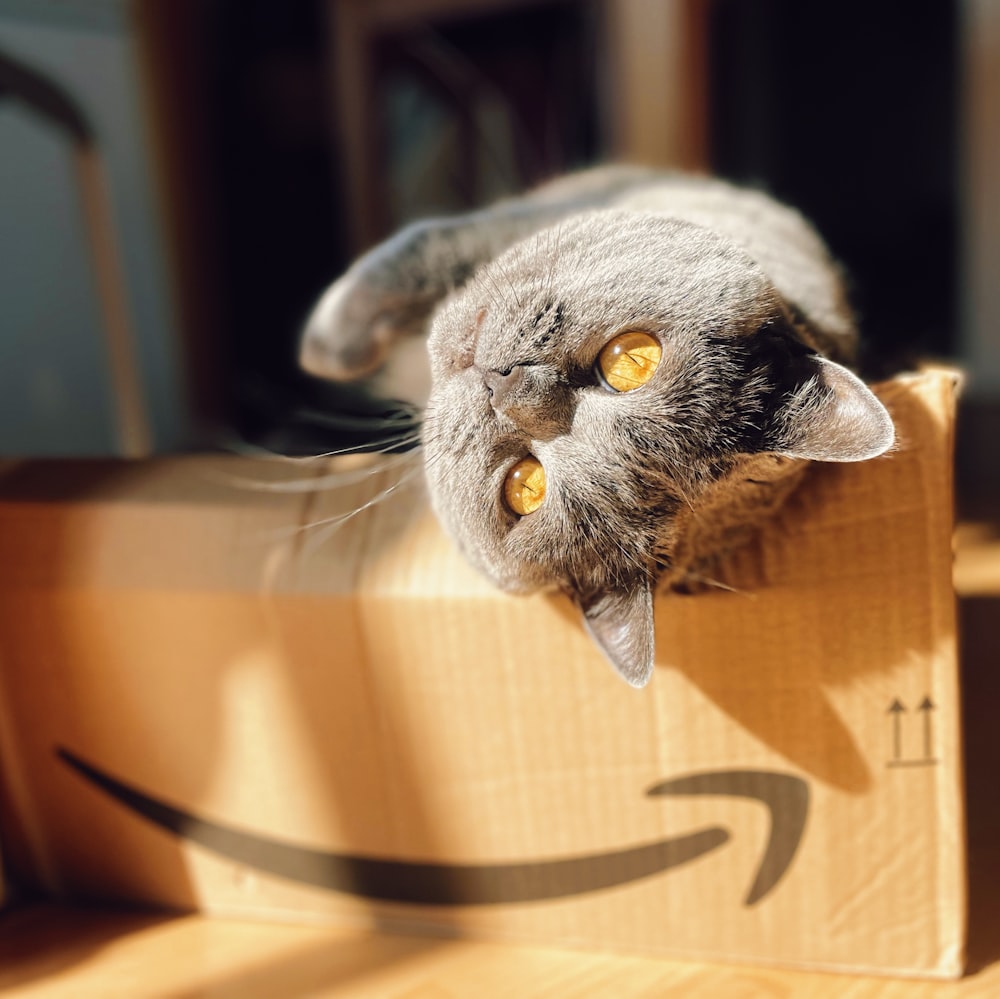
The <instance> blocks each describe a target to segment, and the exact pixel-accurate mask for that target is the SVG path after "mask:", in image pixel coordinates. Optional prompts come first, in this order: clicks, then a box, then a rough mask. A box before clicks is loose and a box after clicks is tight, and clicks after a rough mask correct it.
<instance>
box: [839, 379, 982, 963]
mask: <svg viewBox="0 0 1000 999" xmlns="http://www.w3.org/2000/svg"><path fill="white" fill-rule="evenodd" d="M964 382H965V376H964V374H963V373H962V372H961V371H959V370H958V369H955V368H950V367H946V366H937V365H934V366H926V367H924V368H922V369H920V370H919V371H917V372H914V373H912V374H910V373H908V374H902V375H898V376H896V377H895V378H894V379H892V380H891V381H888V382H883V383H881V384H879V385H877V386H875V389H876V393H877V394H878V396H879V398H880V399H881V400H882V402H883V403H885V405H886V407H887V408H888V409H889V411H890V413H891V412H892V400H893V395H894V394H895V393H896V392H900V391H904V390H905V391H910V392H914V391H915V392H919V393H920V394H921V395H922V396H923V397H924V398H925V399H927V400H928V402H929V406H928V409H929V410H930V411H932V412H934V413H938V414H942V415H943V416H944V417H945V419H944V420H943V423H942V425H941V426H940V430H941V432H942V433H943V434H944V441H943V450H944V453H945V454H946V455H947V457H948V461H947V462H946V463H945V469H946V473H947V475H948V481H947V482H946V483H945V487H946V488H945V490H944V492H945V494H946V495H947V497H948V506H947V508H946V509H945V510H943V511H942V515H943V518H944V520H945V524H946V526H947V530H948V531H949V533H950V534H951V536H952V537H954V528H955V464H954V456H955V434H956V411H957V408H958V399H959V396H960V394H961V391H962V387H963V385H964ZM907 443H908V442H907V441H906V440H905V439H904V440H901V441H898V442H897V447H906V446H907ZM953 561H954V555H952V562H953ZM949 592H950V594H951V596H950V600H949V601H948V606H947V613H948V615H949V618H950V623H951V633H952V635H953V638H952V642H951V649H950V654H951V656H952V658H953V661H954V663H955V668H954V669H953V670H951V672H950V674H949V688H948V691H947V693H948V695H949V696H950V697H951V698H953V703H954V704H959V705H960V704H961V703H962V692H961V675H960V664H961V658H960V651H961V650H960V637H959V622H958V599H957V596H956V594H955V591H954V587H953V586H951V587H949ZM946 752H948V753H949V754H950V758H952V759H954V760H955V764H954V773H953V780H951V781H950V782H948V786H949V788H950V789H951V794H950V795H949V796H948V797H947V798H946V797H944V792H943V791H942V805H943V806H945V809H946V819H947V821H945V822H942V824H941V829H942V830H951V831H952V832H953V836H954V838H953V839H951V840H949V841H947V847H948V848H947V849H946V850H941V851H939V854H938V856H939V858H940V865H941V867H940V869H939V883H941V884H952V885H954V886H955V896H956V897H955V898H954V900H953V904H954V906H955V912H956V919H955V924H956V925H957V928H958V934H957V939H956V940H942V941H941V956H940V960H939V962H938V967H937V968H935V969H933V970H931V971H930V972H927V973H925V974H924V977H926V976H927V975H936V977H940V978H943V979H956V978H960V977H962V976H963V975H964V974H965V971H966V967H967V960H968V938H969V877H970V874H971V872H970V871H969V867H968V848H967V847H968V827H967V816H966V807H965V802H966V777H965V773H966V763H965V747H964V738H963V730H962V726H961V717H960V724H959V726H958V729H957V737H956V739H955V741H954V743H953V744H952V745H951V746H948V747H947V749H946ZM953 858H954V859H953ZM956 861H957V866H958V870H955V869H954V868H953V867H952V866H951V865H952V863H955V862H956ZM821 970H823V969H821ZM856 970H857V971H858V972H860V973H866V974H879V971H878V970H877V969H866V968H864V967H858V968H857V969H856ZM882 973H884V972H882ZM901 974H905V972H901Z"/></svg>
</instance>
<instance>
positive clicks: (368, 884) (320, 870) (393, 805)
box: [0, 372, 965, 976]
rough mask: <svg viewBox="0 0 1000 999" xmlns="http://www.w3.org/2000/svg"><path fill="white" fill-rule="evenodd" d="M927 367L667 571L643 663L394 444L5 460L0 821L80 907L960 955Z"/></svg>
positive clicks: (947, 488)
mask: <svg viewBox="0 0 1000 999" xmlns="http://www.w3.org/2000/svg"><path fill="white" fill-rule="evenodd" d="M954 388H955V379H954V376H953V375H952V374H950V373H948V372H927V373H925V374H922V375H920V376H912V377H906V378H900V379H897V380H895V381H894V382H891V383H887V384H885V385H883V386H882V387H881V388H880V395H881V397H882V398H883V399H884V401H885V402H886V404H887V405H888V406H889V407H890V409H891V410H892V412H893V413H894V416H895V418H896V420H897V424H898V427H899V431H900V434H899V436H900V446H899V449H898V450H897V452H896V453H894V454H893V455H891V456H890V457H888V458H885V459H878V460H875V461H872V462H868V463H865V464H862V465H843V466H815V467H813V468H811V469H810V470H809V473H808V475H807V477H806V480H805V482H804V484H803V485H802V486H801V487H800V489H799V490H798V491H797V492H796V493H795V495H794V496H793V497H792V499H791V500H790V501H789V503H788V504H787V506H786V507H785V508H784V509H783V510H782V511H781V512H780V513H779V515H778V516H777V517H776V519H775V520H774V522H773V523H772V524H770V525H769V526H768V528H767V529H766V530H765V532H763V534H762V535H761V537H760V538H759V539H758V541H756V542H755V543H753V544H752V545H751V546H749V547H748V548H746V549H745V550H743V551H741V552H740V553H738V554H737V555H736V556H735V557H734V558H733V559H731V560H730V562H729V563H727V565H726V566H725V567H724V569H720V581H722V582H724V583H725V584H726V585H727V586H730V587H732V588H733V589H734V590H735V591H737V592H732V591H729V590H716V591H711V592H707V593H702V594H699V595H696V596H665V595H661V596H660V597H659V598H658V604H657V634H658V658H659V663H658V667H659V668H658V669H657V671H656V675H655V677H654V679H653V681H652V683H651V685H650V686H649V687H648V688H646V689H645V690H642V691H636V690H633V689H631V688H629V687H627V686H626V685H625V684H624V683H622V682H621V681H620V680H618V679H617V678H616V677H615V676H614V674H613V673H612V671H611V670H610V668H609V667H608V666H607V665H606V664H605V663H604V661H603V659H601V658H600V656H599V654H598V653H597V652H596V651H595V650H594V649H593V648H592V646H591V644H590V643H589V641H588V639H587V638H586V636H585V635H584V633H583V630H582V627H581V625H580V622H579V621H578V619H577V616H576V613H575V611H574V610H573V609H572V608H571V607H570V606H569V604H568V603H567V602H566V601H565V600H564V599H563V598H561V597H558V596H538V597H533V598H515V597H510V596H505V595H503V594H500V593H498V592H496V591H495V590H493V589H492V588H491V587H490V585H489V584H488V583H486V582H485V581H484V580H481V579H480V578H479V577H478V576H477V575H475V574H474V573H473V572H472V570H470V569H469V568H467V567H466V566H465V565H464V564H463V562H462V561H461V559H460V557H459V556H458V555H457V554H456V553H455V552H454V551H453V550H452V548H451V546H450V544H449V543H448V542H447V540H446V539H445V538H444V537H442V536H441V534H440V532H439V530H438V529H437V527H436V525H435V524H434V522H433V520H432V519H431V518H430V515H429V514H428V512H427V510H426V507H425V505H424V504H423V503H422V502H415V497H416V496H418V495H419V491H418V489H417V487H416V486H413V483H414V482H417V481H419V476H415V477H413V478H412V479H411V480H409V481H404V482H403V484H402V485H400V486H398V487H395V488H391V487H392V483H393V482H395V481H397V480H398V479H399V469H398V468H397V469H395V470H394V469H389V470H387V471H384V472H381V473H379V474H375V475H367V474H365V475H363V474H362V472H363V470H359V471H358V473H357V481H356V482H355V484H353V485H350V486H346V487H344V488H341V489H339V490H334V489H321V488H319V487H320V486H322V485H324V483H323V482H322V480H321V479H317V480H316V481H315V482H312V483H309V482H307V483H305V484H304V489H305V491H303V492H295V493H284V492H275V493H271V492H267V491H260V490H250V489H246V488H237V487H236V486H235V480H236V479H237V478H240V477H243V478H246V477H251V478H255V479H261V478H263V477H265V476H270V477H275V476H277V477H279V478H286V479H287V478H290V477H293V478H294V477H298V478H300V479H301V478H302V476H303V472H302V468H303V466H300V465H296V466H284V465H278V464H275V463H273V462H251V463H248V462H246V461H237V460H223V459H217V458H179V459H171V460H157V461H153V462H147V463H143V464H140V465H126V464H117V465H114V464H111V465H87V464H84V465H70V464H66V463H59V464H39V465H29V466H26V467H23V468H20V469H16V470H14V471H13V472H11V473H9V474H8V475H7V476H5V477H4V478H3V479H2V480H0V494H2V496H3V500H2V503H0V565H2V566H3V572H2V574H0V576H2V578H0V588H2V589H0V740H2V742H0V750H2V780H3V793H4V799H3V802H2V804H3V811H2V813H0V814H2V815H3V816H4V822H5V828H4V835H5V837H6V845H7V847H8V849H9V851H10V852H11V853H12V855H13V857H14V859H15V861H16V863H17V865H18V867H19V868H21V869H22V871H27V872H29V873H30V874H31V876H32V877H34V878H35V879H36V880H37V881H38V882H39V883H40V884H41V885H43V886H44V887H46V888H47V889H49V890H51V891H53V892H55V893H58V894H64V895H70V896H74V897H77V896H83V897H100V898H114V899H127V900H134V901H141V902H148V903H154V904H157V905H165V906H174V907H197V908H201V909H204V910H207V911H209V912H213V913H227V914H231V915H239V916H261V917H268V918H274V917H287V918H290V919H301V920H329V921H337V922H343V923H345V924H348V923H349V924H355V925H357V924H360V925H366V926H376V927H380V928H382V927H394V928H407V929H409V928H415V929H420V930H422V931H426V932H444V933H459V934H464V935H470V936H481V937H489V938H493V939H500V940H527V941H533V942H536V943H557V944H566V945H572V946H580V947H587V948H601V949H607V950H625V951H633V952H640V951H641V952H655V953H664V954H671V955H675V956H686V957H698V958H709V959H725V960H733V961H753V962H764V963H781V964H785V965H792V966H800V967H806V966H808V967H812V968H838V969H853V970H865V971H880V972H895V973H903V974H913V975H931V976H954V975H956V974H958V973H959V972H960V971H961V968H962V962H963V951H964V940H965V871H964V828H963V796H962V758H961V746H960V732H959V727H960V726H959V698H958V670H957V660H956V635H955V607H954V596H953V591H952V585H951V558H952V556H951V528H952V497H951V455H952V444H953V440H952V437H953V403H954ZM406 460H407V459H406V458H398V457H397V458H393V459H391V460H390V462H391V463H392V464H396V463H400V464H399V467H400V468H402V467H405V462H406ZM289 467H291V468H292V471H289V470H288V469H289ZM414 467H415V466H414ZM411 486H413V488H412V489H411V488H410V487H411ZM390 488H391V491H390V492H389V493H388V495H386V496H385V498H384V499H383V501H382V502H380V503H377V504H372V505H370V506H367V507H365V508H364V509H362V511H361V512H360V513H358V514H357V515H356V516H354V517H353V518H351V519H350V520H348V521H346V522H344V523H343V524H342V525H340V529H339V530H336V531H333V532H332V533H331V532H330V531H329V528H330V527H331V526H333V524H334V523H335V521H331V522H330V523H329V524H328V525H327V526H326V527H323V526H320V527H316V528H313V529H310V530H306V531H297V530H296V527H297V526H301V525H304V524H306V523H312V522H316V521H323V520H327V519H328V518H336V517H337V516H338V512H340V513H342V512H343V511H347V510H350V509H353V508H356V507H359V506H363V504H364V503H366V502H367V501H368V500H370V499H373V498H374V497H375V496H376V495H377V494H378V493H379V492H381V491H382V490H386V489H390ZM317 532H319V533H318V535H317ZM324 532H325V533H326V534H327V536H326V537H322V535H323V534H324ZM317 537H319V539H320V540H319V541H316V540H310V539H316V538H317Z"/></svg>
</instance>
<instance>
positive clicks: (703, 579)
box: [688, 572, 757, 600]
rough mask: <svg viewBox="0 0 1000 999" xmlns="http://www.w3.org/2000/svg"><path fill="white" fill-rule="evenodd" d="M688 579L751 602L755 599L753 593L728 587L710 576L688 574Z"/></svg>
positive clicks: (694, 573) (755, 596) (696, 573)
mask: <svg viewBox="0 0 1000 999" xmlns="http://www.w3.org/2000/svg"><path fill="white" fill-rule="evenodd" d="M688 577H689V578H690V579H693V580H694V581H695V582H696V583H704V584H705V586H711V587H714V588H715V589H717V590H725V592H726V593H735V594H737V595H738V596H741V597H748V598H749V599H751V600H755V599H756V598H757V595H756V594H755V593H750V592H748V591H747V590H741V589H739V588H737V587H735V586H730V585H729V584H728V583H723V582H722V580H719V579H713V578H712V577H711V576H703V575H702V574H701V573H698V572H688Z"/></svg>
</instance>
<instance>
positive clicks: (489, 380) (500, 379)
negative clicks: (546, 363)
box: [483, 365, 524, 411]
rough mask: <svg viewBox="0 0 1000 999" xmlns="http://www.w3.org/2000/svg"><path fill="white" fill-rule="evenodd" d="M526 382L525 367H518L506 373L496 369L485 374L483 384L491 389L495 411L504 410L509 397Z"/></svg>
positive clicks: (491, 401) (509, 369) (491, 399)
mask: <svg viewBox="0 0 1000 999" xmlns="http://www.w3.org/2000/svg"><path fill="white" fill-rule="evenodd" d="M522 381H524V367H523V366H522V365H516V366H515V367H513V368H508V369H507V370H506V371H498V370H496V369H495V368H492V369H490V370H489V371H484V372H483V384H484V385H485V386H486V388H487V389H489V393H490V403H491V404H492V405H493V408H494V409H497V410H501V411H502V410H503V408H504V402H505V400H506V399H507V397H508V396H509V395H510V394H511V392H513V391H514V389H516V388H517V386H518V385H520V384H521V382H522Z"/></svg>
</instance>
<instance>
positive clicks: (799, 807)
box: [56, 749, 809, 906]
mask: <svg viewBox="0 0 1000 999" xmlns="http://www.w3.org/2000/svg"><path fill="white" fill-rule="evenodd" d="M56 753H57V755H58V757H59V758H60V759H61V760H62V761H63V762H64V763H66V764H67V765H68V766H69V767H71V768H72V769H73V770H74V771H75V772H76V773H77V774H79V775H80V776H81V777H82V778H83V779H85V780H86V781H88V782H89V783H90V784H91V785H93V786H94V787H96V788H98V789H99V790H101V791H102V792H104V793H105V794H107V795H108V796H109V797H111V798H112V799H114V800H115V801H116V802H118V803H119V804H120V805H122V806H124V807H125V808H127V809H129V810H130V811H132V812H134V813H135V814H136V815H139V816H141V817H142V818H144V819H146V820H147V821H148V822H151V823H153V825H155V826H158V827H159V828H160V829H164V830H166V831H168V832H171V833H173V834H174V835H176V836H179V837H181V838H182V839H186V840H189V841H190V842H192V843H197V844H198V845H199V846H201V847H204V848H205V849H206V850H211V851H212V852H213V853H216V854H218V855H219V856H221V857H224V858H226V859H227V860H231V861H235V862H237V863H240V864H245V865H247V866H249V867H253V868H256V869H257V870H259V871H262V872H264V873H267V874H272V875H276V876H278V877H282V878H286V879H288V880H290V881H297V882H299V883H300V884H307V885H312V886H313V887H317V888H325V889H328V890H330V891H337V892H344V893H346V894H350V895H356V896H359V897H361V898H367V899H372V900H376V901H382V902H402V903H409V904H413V905H442V906H451V905H502V904H509V903H513V902H539V901H544V900H546V899H557V898H567V897H570V896H573V895H582V894H585V893H587V892H592V891H598V890H600V889H602V888H613V887H616V886H619V885H625V884H628V883H630V882H633V881H638V880H640V879H642V878H648V877H652V876H653V875H656V874H661V873H663V872H664V871H668V870H670V869H671V868H674V867H680V866H681V865H683V864H687V863H690V862H691V861H693V860H696V859H697V858H698V857H701V856H704V855H705V854H707V853H711V852H712V851H713V850H717V849H719V848H720V847H721V846H723V845H725V844H726V843H727V842H729V840H730V839H731V838H732V836H731V833H730V832H729V830H727V829H724V828H722V827H720V826H710V827H708V828H705V829H700V830H698V831H696V832H692V833H688V834H686V835H683V836H675V837H671V838H669V839H662V840H656V841H654V842H651V843H641V844H638V845H636V846H631V847H625V848H622V849H618V850H609V851H604V852H600V853H588V854H582V855H577V856H573V857H566V858H560V859H554V860H525V861H516V862H511V863H500V864H441V863H421V862H418V861H407V860H389V859H385V858H380V857H372V856H366V855H363V854H351V853H337V852H333V851H326V850H314V849H309V848H307V847H302V846H297V845H296V844H294V843H288V842H283V841H281V840H277V839H272V838H270V837H267V836H261V835H258V834H256V833H251V832H247V831H245V830H241V829H238V828H235V827H232V826H228V825H225V824H223V823H219V822H214V821H212V820H210V819H206V818H202V817H200V816H198V815H195V814H193V813H192V812H188V811H185V810H184V809H182V808H178V807H176V806H174V805H171V804H169V803H168V802H166V801H163V800H162V799H160V798H157V797H155V796H153V795H151V794H149V793H147V792H145V791H142V790H140V789H139V788H137V787H135V786H133V785H131V784H128V783H126V782H124V781H122V780H119V779H118V778H116V777H113V776H111V775H110V774H108V773H105V772H104V771H103V770H100V769H98V768H97V767H95V766H93V765H91V764H90V763H87V762H86V761H84V760H82V759H81V758H80V757H79V756H76V755H75V754H74V753H71V752H70V751H69V750H67V749H57V750H56ZM646 795H647V796H648V797H651V798H656V797H667V796H671V797H680V796H706V795H707V796H715V797H737V798H746V799H750V800H753V801H757V802H760V803H761V804H763V805H764V806H766V808H767V810H768V814H769V817H770V830H769V832H768V839H767V843H766V844H765V847H764V851H763V853H762V855H761V858H760V861H759V863H758V866H757V871H756V874H755V876H754V880H753V883H752V884H751V886H750V888H749V890H748V892H747V894H746V897H745V898H744V904H745V905H748V906H750V905H756V904H757V903H758V902H760V901H761V900H762V899H763V898H765V897H766V896H767V895H768V894H769V893H770V892H771V891H773V890H774V888H775V886H776V885H777V884H778V882H779V881H781V879H782V878H783V877H784V875H785V873H786V872H787V871H788V868H789V866H790V865H791V863H792V860H793V859H794V857H795V854H796V851H797V850H798V847H799V843H800V842H801V839H802V834H803V831H804V829H805V823H806V816H807V814H808V811H809V786H808V785H807V784H806V782H805V781H804V780H802V778H800V777H796V776H794V775H792V774H787V773H781V772H780V771H775V770H711V771H705V772H701V773H693V774H687V775H685V776H683V777H675V778H673V779H671V780H665V781H663V782H661V783H658V784H654V785H653V786H652V787H650V788H648V789H647V791H646Z"/></svg>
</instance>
